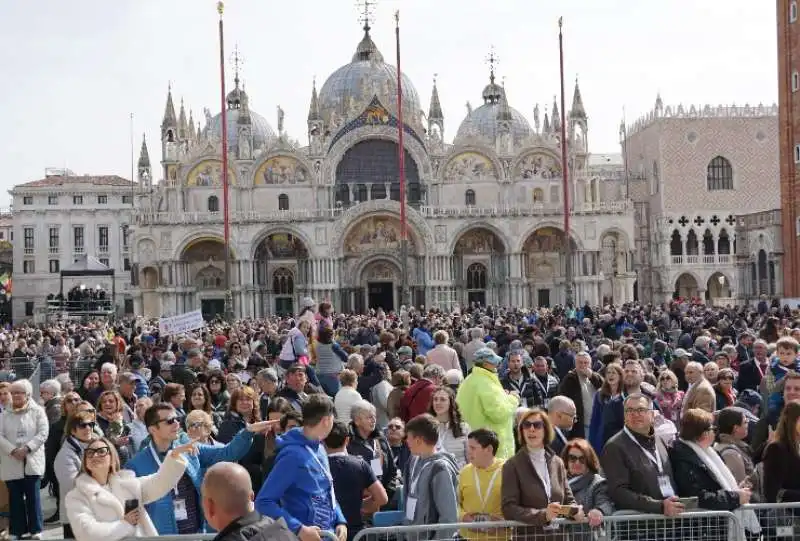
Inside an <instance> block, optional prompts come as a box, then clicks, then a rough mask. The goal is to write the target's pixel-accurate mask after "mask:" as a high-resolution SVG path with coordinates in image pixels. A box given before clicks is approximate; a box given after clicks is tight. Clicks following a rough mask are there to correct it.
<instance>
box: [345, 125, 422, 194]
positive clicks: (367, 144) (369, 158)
mask: <svg viewBox="0 0 800 541" xmlns="http://www.w3.org/2000/svg"><path fill="white" fill-rule="evenodd" d="M405 168H406V169H405V170H406V197H407V200H408V202H409V204H412V205H416V204H418V203H419V202H420V200H421V199H422V189H421V184H420V178H419V169H418V166H417V163H416V162H415V161H414V159H413V158H412V156H411V154H410V153H409V152H408V150H407V149H406V150H405ZM397 170H398V146H397V143H396V142H394V141H389V140H386V139H369V140H366V141H361V142H359V143H356V144H355V145H353V146H352V147H350V148H349V149H348V150H347V151H346V152H345V153H344V156H342V160H341V161H340V162H339V164H338V165H337V166H336V201H337V203H339V202H341V204H342V205H343V206H345V207H347V206H350V205H351V204H352V203H354V202H364V201H366V200H367V198H368V197H370V196H372V195H374V196H375V197H380V196H382V197H381V198H385V197H386V196H387V195H388V196H389V199H393V200H394V201H399V200H400V179H399V177H398V176H397ZM387 189H388V194H387Z"/></svg>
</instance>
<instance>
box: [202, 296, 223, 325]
mask: <svg viewBox="0 0 800 541" xmlns="http://www.w3.org/2000/svg"><path fill="white" fill-rule="evenodd" d="M200 311H201V312H202V313H203V319H205V320H206V321H208V320H211V319H214V318H215V317H217V316H219V317H222V316H223V315H224V314H225V299H203V300H201V301H200Z"/></svg>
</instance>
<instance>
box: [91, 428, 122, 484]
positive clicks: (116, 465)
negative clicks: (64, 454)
mask: <svg viewBox="0 0 800 541" xmlns="http://www.w3.org/2000/svg"><path fill="white" fill-rule="evenodd" d="M97 442H102V443H105V444H106V445H107V446H108V454H109V456H110V457H111V462H110V463H109V465H108V473H109V475H114V474H115V473H117V472H118V471H119V470H120V462H119V453H117V448H116V447H114V444H113V443H111V442H110V441H109V440H108V439H107V438H105V437H102V438H97V439H96V440H93V441H92V443H90V444H89V445H87V446H86V449H84V451H83V458H81V473H85V474H86V475H88V476H90V477H91V476H92V472H91V471H90V470H89V468H87V467H86V461H87V457H88V453H87V452H86V451H87V450H89V449H90V448H92V445H95V444H96V443H97Z"/></svg>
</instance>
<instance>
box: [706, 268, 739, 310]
mask: <svg viewBox="0 0 800 541" xmlns="http://www.w3.org/2000/svg"><path fill="white" fill-rule="evenodd" d="M720 278H722V279H723V281H722V283H720V280H719V279H720ZM732 286H733V282H732V281H731V278H730V276H728V275H727V274H725V273H724V272H722V271H716V272H713V273H712V274H711V276H709V277H708V280H707V281H706V300H708V301H711V303H712V304H713V303H714V299H719V298H724V299H729V298H730V297H731V296H732V295H731V287H732Z"/></svg>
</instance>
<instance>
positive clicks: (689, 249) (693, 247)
mask: <svg viewBox="0 0 800 541" xmlns="http://www.w3.org/2000/svg"><path fill="white" fill-rule="evenodd" d="M699 253H700V248H699V245H698V243H697V234H695V232H694V229H692V230H690V231H689V234H688V235H686V255H698V254H699Z"/></svg>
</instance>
